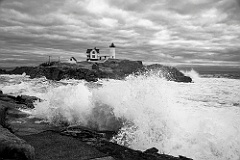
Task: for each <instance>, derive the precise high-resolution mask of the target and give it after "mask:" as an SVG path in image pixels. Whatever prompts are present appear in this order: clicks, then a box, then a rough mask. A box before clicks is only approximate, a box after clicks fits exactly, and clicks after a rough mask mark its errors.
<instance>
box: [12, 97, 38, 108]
mask: <svg viewBox="0 0 240 160" xmlns="http://www.w3.org/2000/svg"><path fill="white" fill-rule="evenodd" d="M37 100H38V101H41V100H40V99H39V98H37V97H35V96H28V95H20V96H17V97H16V101H17V103H19V104H24V105H26V107H27V108H31V109H32V108H34V104H33V103H34V102H35V101H37Z"/></svg>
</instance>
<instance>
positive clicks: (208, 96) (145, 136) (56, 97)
mask: <svg viewBox="0 0 240 160" xmlns="http://www.w3.org/2000/svg"><path fill="white" fill-rule="evenodd" d="M185 74H187V75H189V76H191V77H192V78H193V80H194V82H195V83H176V82H169V81H166V80H164V79H161V78H158V77H156V76H154V75H151V76H137V77H135V76H129V77H128V78H126V80H102V81H101V85H93V84H89V83H87V82H84V81H75V80H71V81H70V82H69V83H68V81H67V80H65V81H62V82H58V83H56V82H53V81H47V80H46V79H45V80H44V79H35V80H30V79H28V78H24V79H19V80H16V79H15V81H14V83H13V82H9V83H8V84H7V85H6V84H5V85H4V86H3V85H1V84H0V87H2V90H3V91H4V92H6V93H13V94H18V93H24V94H29V95H32V94H33V95H37V96H38V97H40V98H42V99H43V100H44V101H42V102H37V103H36V109H35V110H34V111H33V113H32V114H33V115H34V116H36V117H40V118H43V119H45V120H47V121H49V122H50V123H53V124H56V125H57V124H61V123H68V124H81V125H85V126H88V127H91V128H95V129H99V130H106V129H108V130H119V129H120V130H119V134H118V135H117V136H115V137H114V138H113V141H115V142H117V143H119V144H122V145H127V146H129V147H131V148H134V149H141V150H145V149H147V148H150V147H156V148H158V149H159V151H160V152H161V153H166V154H172V155H175V156H178V155H184V156H187V157H191V158H194V159H197V160H205V159H206V160H207V159H208V160H209V159H211V160H226V159H231V160H238V159H239V158H240V133H239V132H240V125H239V124H240V105H239V104H240V92H239V91H240V81H239V80H237V79H225V78H201V77H200V76H198V74H197V73H196V72H195V71H191V72H185ZM14 89H15V90H14Z"/></svg>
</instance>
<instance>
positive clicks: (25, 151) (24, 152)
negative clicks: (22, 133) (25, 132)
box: [0, 100, 35, 160]
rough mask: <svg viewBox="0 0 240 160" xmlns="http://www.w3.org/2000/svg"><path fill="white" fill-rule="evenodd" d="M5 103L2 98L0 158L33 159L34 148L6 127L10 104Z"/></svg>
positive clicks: (0, 105)
mask: <svg viewBox="0 0 240 160" xmlns="http://www.w3.org/2000/svg"><path fill="white" fill-rule="evenodd" d="M7 103H8V102H7ZM4 104H5V103H3V101H1V100H0V159H1V158H3V159H19V160H33V159H34V156H35V153H34V148H33V147H32V146H30V145H29V144H27V143H26V142H25V141H24V140H22V139H20V138H18V137H17V136H15V135H14V134H13V133H11V132H10V131H9V130H8V129H7V128H4V127H8V125H7V124H6V115H7V111H8V109H9V106H6V105H4Z"/></svg>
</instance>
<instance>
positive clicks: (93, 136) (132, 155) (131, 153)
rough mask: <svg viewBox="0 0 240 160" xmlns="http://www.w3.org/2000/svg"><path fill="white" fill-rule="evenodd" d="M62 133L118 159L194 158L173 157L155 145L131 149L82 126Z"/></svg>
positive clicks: (182, 159) (180, 159) (173, 159)
mask: <svg viewBox="0 0 240 160" xmlns="http://www.w3.org/2000/svg"><path fill="white" fill-rule="evenodd" d="M61 134H63V135H66V136H71V137H75V138H77V139H80V140H81V141H84V142H86V143H87V144H89V145H92V146H94V147H96V148H97V149H98V150H99V151H101V152H103V153H105V154H107V155H109V156H111V157H113V158H114V159H116V160H123V159H124V160H192V159H190V158H187V157H184V156H179V157H173V156H170V155H166V154H159V153H158V149H156V148H155V147H153V148H150V149H147V150H146V151H144V152H142V151H138V150H134V149H130V148H128V147H125V146H121V145H118V144H116V143H113V142H109V140H108V139H107V138H106V134H104V133H103V132H100V131H95V130H91V129H88V128H86V127H82V126H73V127H68V128H67V129H64V130H62V132H61ZM112 136H113V135H112Z"/></svg>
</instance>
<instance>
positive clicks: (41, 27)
mask: <svg viewBox="0 0 240 160" xmlns="http://www.w3.org/2000/svg"><path fill="white" fill-rule="evenodd" d="M239 6H240V0H0V66H1V67H4V66H16V65H32V64H39V63H42V62H44V61H46V59H47V58H48V56H49V55H50V56H52V57H53V58H54V59H58V57H61V59H62V60H64V59H68V58H70V57H71V56H74V57H76V59H77V60H79V61H81V60H85V52H86V49H88V48H94V47H97V48H100V52H101V54H107V53H108V46H109V45H110V43H111V42H114V43H115V45H116V46H117V48H116V57H117V58H127V59H133V60H142V61H144V62H157V63H163V64H169V65H216V66H233V67H240V7H239Z"/></svg>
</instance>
